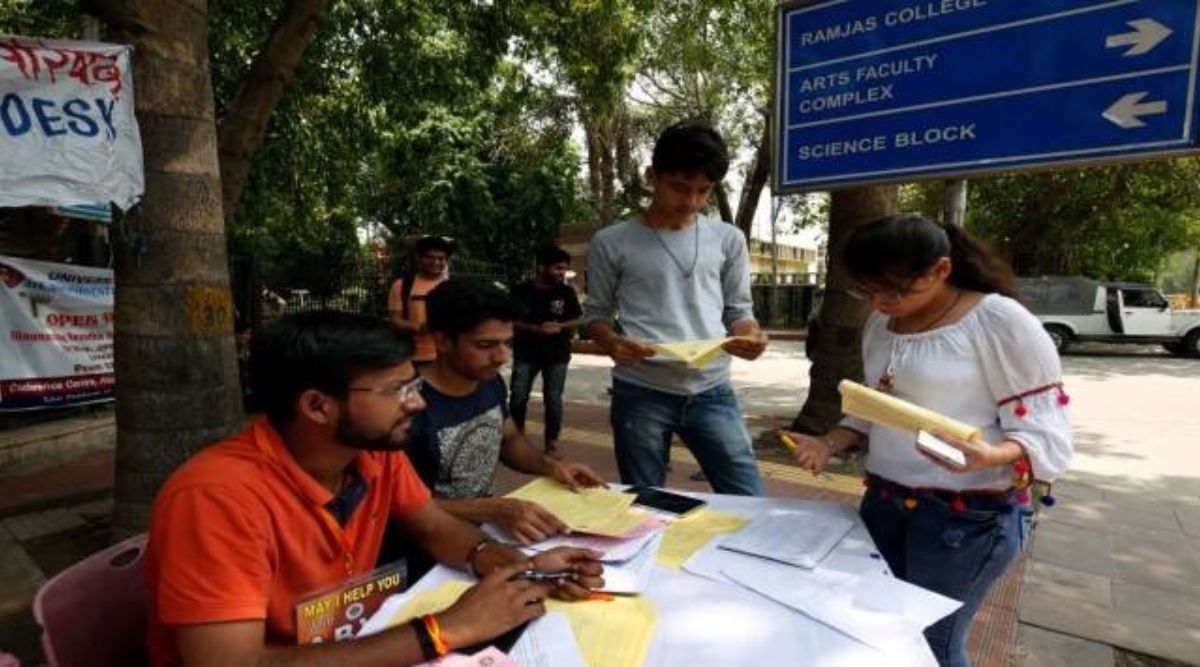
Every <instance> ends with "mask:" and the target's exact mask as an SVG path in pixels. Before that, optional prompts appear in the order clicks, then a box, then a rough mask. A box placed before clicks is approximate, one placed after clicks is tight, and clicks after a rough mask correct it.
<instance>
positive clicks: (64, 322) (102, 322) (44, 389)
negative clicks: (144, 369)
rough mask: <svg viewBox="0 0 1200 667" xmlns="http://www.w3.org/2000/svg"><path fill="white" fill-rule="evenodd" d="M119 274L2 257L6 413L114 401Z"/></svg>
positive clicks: (2, 398)
mask: <svg viewBox="0 0 1200 667" xmlns="http://www.w3.org/2000/svg"><path fill="white" fill-rule="evenodd" d="M115 377H116V376H115V375H114V373H113V272H112V271H111V270H110V269H92V268H88V267H82V266H71V265H69V264H53V263H50V262H37V261H33V260H28V259H17V258H15V257H5V256H3V255H0V410H28V409H33V408H49V407H60V406H64V405H73V404H79V403H90V402H93V401H98V400H106V399H109V398H111V397H112V395H113V386H114V384H115Z"/></svg>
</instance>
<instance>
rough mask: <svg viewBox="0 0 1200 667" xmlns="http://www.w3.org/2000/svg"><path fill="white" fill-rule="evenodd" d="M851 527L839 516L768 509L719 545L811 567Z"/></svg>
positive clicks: (821, 558)
mask: <svg viewBox="0 0 1200 667" xmlns="http://www.w3.org/2000/svg"><path fill="white" fill-rule="evenodd" d="M853 528H854V522H853V521H851V520H850V519H847V518H845V517H840V516H832V515H829V514H825V513H820V512H809V511H805V510H769V511H766V512H763V513H762V514H759V515H758V516H756V517H754V520H753V521H751V522H750V525H748V526H746V527H745V528H743V529H742V530H739V531H738V532H736V533H734V534H733V535H730V536H729V537H726V538H725V539H723V540H721V543H720V545H719V546H720V547H721V548H722V549H728V550H730V551H738V552H741V553H744V554H749V555H751V556H757V557H759V558H767V559H770V560H775V561H780V562H782V563H786V564H788V565H795V566H796V567H806V568H810V569H811V568H814V567H816V566H817V565H818V564H819V563H820V562H821V561H823V560H825V557H826V556H828V555H829V553H830V552H831V551H833V549H834V547H836V546H837V545H838V543H839V542H841V541H842V538H844V537H846V535H847V534H849V532H850V530H851V529H853Z"/></svg>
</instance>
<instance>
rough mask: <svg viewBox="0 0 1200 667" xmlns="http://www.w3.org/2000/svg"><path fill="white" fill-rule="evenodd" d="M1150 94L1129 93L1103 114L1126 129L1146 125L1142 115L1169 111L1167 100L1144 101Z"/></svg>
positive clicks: (1153, 114)
mask: <svg viewBox="0 0 1200 667" xmlns="http://www.w3.org/2000/svg"><path fill="white" fill-rule="evenodd" d="M1149 94H1150V93H1129V94H1128V95H1126V96H1124V97H1122V98H1121V99H1119V100H1117V101H1116V103H1115V104H1113V105H1112V106H1111V107H1109V108H1108V109H1106V110H1105V112H1104V114H1103V115H1104V117H1105V118H1106V119H1108V120H1110V121H1112V122H1113V123H1116V125H1117V126H1118V127H1120V128H1121V129H1124V130H1132V129H1133V128H1135V127H1144V126H1145V125H1146V124H1145V123H1144V122H1142V119H1141V117H1142V116H1155V115H1158V114H1162V113H1166V112H1167V102H1166V100H1159V101H1158V102H1145V103H1143V102H1142V100H1143V99H1145V98H1146V96H1147V95H1149Z"/></svg>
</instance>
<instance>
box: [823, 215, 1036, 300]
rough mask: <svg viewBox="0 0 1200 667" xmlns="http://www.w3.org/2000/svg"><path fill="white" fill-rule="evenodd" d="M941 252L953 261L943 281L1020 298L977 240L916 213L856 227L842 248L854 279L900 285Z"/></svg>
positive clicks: (1003, 265)
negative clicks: (946, 278) (945, 279)
mask: <svg viewBox="0 0 1200 667" xmlns="http://www.w3.org/2000/svg"><path fill="white" fill-rule="evenodd" d="M943 257H949V258H950V262H951V264H952V266H953V268H952V269H951V272H950V277H949V278H948V282H949V283H950V284H952V285H954V286H955V287H959V288H961V289H967V290H972V291H975V292H982V293H984V294H991V293H997V294H1003V295H1004V296H1007V297H1011V298H1014V299H1019V298H1020V288H1019V286H1018V284H1017V279H1016V277H1015V276H1014V275H1013V272H1012V268H1011V267H1010V266H1009V265H1008V263H1007V262H1005V261H1004V260H1002V259H1000V258H999V257H997V256H996V255H995V254H994V253H993V252H992V251H991V249H990V248H988V246H987V245H986V244H984V243H983V242H982V241H980V240H978V239H976V238H974V237H972V236H971V235H970V234H967V233H966V232H965V231H963V230H962V229H959V228H958V227H955V226H953V225H943V224H941V223H939V222H936V221H934V220H931V219H929V218H926V217H924V216H919V215H896V216H890V217H887V218H882V219H880V220H876V221H874V222H871V223H868V224H867V225H865V226H863V227H860V228H858V229H856V230H854V232H852V233H851V234H850V238H849V239H848V240H847V241H846V246H845V248H844V249H843V251H842V259H843V261H844V262H845V265H846V268H848V269H849V271H850V274H851V276H852V277H853V279H854V280H855V281H856V282H860V283H865V284H869V285H876V286H890V287H896V288H900V289H903V288H906V287H907V286H908V284H909V283H911V282H912V281H914V280H916V279H917V278H920V277H921V276H923V275H925V274H926V273H928V272H929V270H930V269H931V268H933V265H934V264H936V263H937V261H938V260H939V259H941V258H943Z"/></svg>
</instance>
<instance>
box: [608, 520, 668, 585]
mask: <svg viewBox="0 0 1200 667" xmlns="http://www.w3.org/2000/svg"><path fill="white" fill-rule="evenodd" d="M662 541H663V531H661V530H659V531H657V532H655V533H653V534H651V535H650V540H649V541H648V542H647V543H645V545H644V546H643V547H642V549H641V550H640V551H638V552H637V553H636V554H634V556H633V557H631V558H629V559H628V560H625V561H621V562H616V563H605V565H604V588H603V589H601V590H603V591H604V592H606V593H618V594H623V595H638V594H641V593H644V592H645V591H646V588H648V587H649V586H650V576H651V575H652V574H653V573H654V561H655V558H656V557H657V556H658V549H659V547H660V546H661V545H662Z"/></svg>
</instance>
